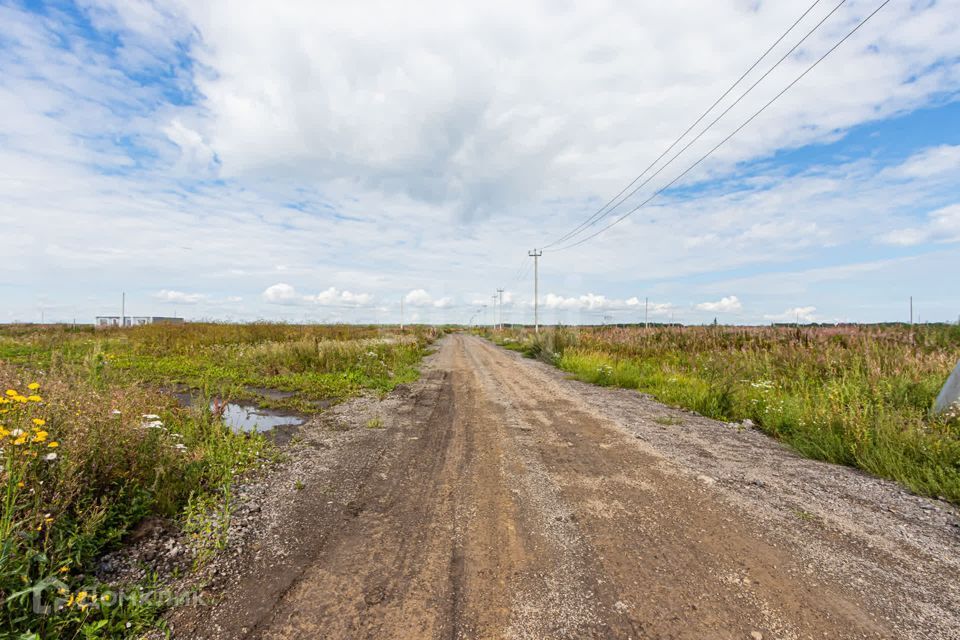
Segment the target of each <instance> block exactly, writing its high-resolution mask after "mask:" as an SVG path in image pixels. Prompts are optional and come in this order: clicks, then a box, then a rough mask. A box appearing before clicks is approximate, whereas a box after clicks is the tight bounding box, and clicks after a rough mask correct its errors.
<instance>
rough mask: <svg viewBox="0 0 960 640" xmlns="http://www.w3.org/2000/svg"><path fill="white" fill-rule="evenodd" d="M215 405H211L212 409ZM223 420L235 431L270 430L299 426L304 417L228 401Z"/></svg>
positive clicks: (223, 407) (224, 408)
mask: <svg viewBox="0 0 960 640" xmlns="http://www.w3.org/2000/svg"><path fill="white" fill-rule="evenodd" d="M214 408H215V407H214V406H212V405H211V409H214ZM221 409H223V421H224V422H225V423H226V424H227V426H229V427H230V428H231V429H233V430H234V431H269V430H271V429H273V428H275V427H280V426H299V425H301V424H303V423H304V420H303V418H300V417H298V416H294V415H289V414H284V413H281V412H279V411H269V410H267V409H260V408H258V407H255V406H253V405H244V404H237V403H235V402H228V403H227V404H226V405H221Z"/></svg>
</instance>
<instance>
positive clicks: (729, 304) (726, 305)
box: [696, 296, 743, 313]
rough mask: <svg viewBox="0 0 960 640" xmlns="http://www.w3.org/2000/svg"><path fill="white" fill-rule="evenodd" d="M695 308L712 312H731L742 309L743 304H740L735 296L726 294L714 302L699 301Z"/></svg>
mask: <svg viewBox="0 0 960 640" xmlns="http://www.w3.org/2000/svg"><path fill="white" fill-rule="evenodd" d="M696 308H697V309H699V310H700V311H711V312H714V313H733V312H735V311H740V310H741V309H743V305H742V304H740V300H739V298H737V296H727V297H725V298H721V299H720V300H717V301H716V302H701V303H699V304H697V305H696Z"/></svg>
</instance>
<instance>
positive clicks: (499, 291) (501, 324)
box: [497, 289, 503, 330]
mask: <svg viewBox="0 0 960 640" xmlns="http://www.w3.org/2000/svg"><path fill="white" fill-rule="evenodd" d="M497 295H499V296H500V317H499V318H498V322H497V324H498V325H499V326H500V329H501V330H502V329H503V289H497Z"/></svg>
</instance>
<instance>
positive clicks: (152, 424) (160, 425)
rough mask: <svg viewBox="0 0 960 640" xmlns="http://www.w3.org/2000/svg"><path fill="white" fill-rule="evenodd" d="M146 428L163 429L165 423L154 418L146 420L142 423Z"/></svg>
mask: <svg viewBox="0 0 960 640" xmlns="http://www.w3.org/2000/svg"><path fill="white" fill-rule="evenodd" d="M140 426H141V427H143V428H144V429H163V423H162V422H160V421H159V420H152V421H150V422H144V423H143V424H142V425H140Z"/></svg>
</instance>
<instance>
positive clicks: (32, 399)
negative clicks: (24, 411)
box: [27, 395, 43, 402]
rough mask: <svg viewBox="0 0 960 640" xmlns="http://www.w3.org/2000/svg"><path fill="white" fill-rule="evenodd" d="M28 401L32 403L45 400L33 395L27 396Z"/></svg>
mask: <svg viewBox="0 0 960 640" xmlns="http://www.w3.org/2000/svg"><path fill="white" fill-rule="evenodd" d="M27 400H29V401H30V402H40V401H41V400H43V398H41V397H40V396H38V395H31V396H27Z"/></svg>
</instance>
